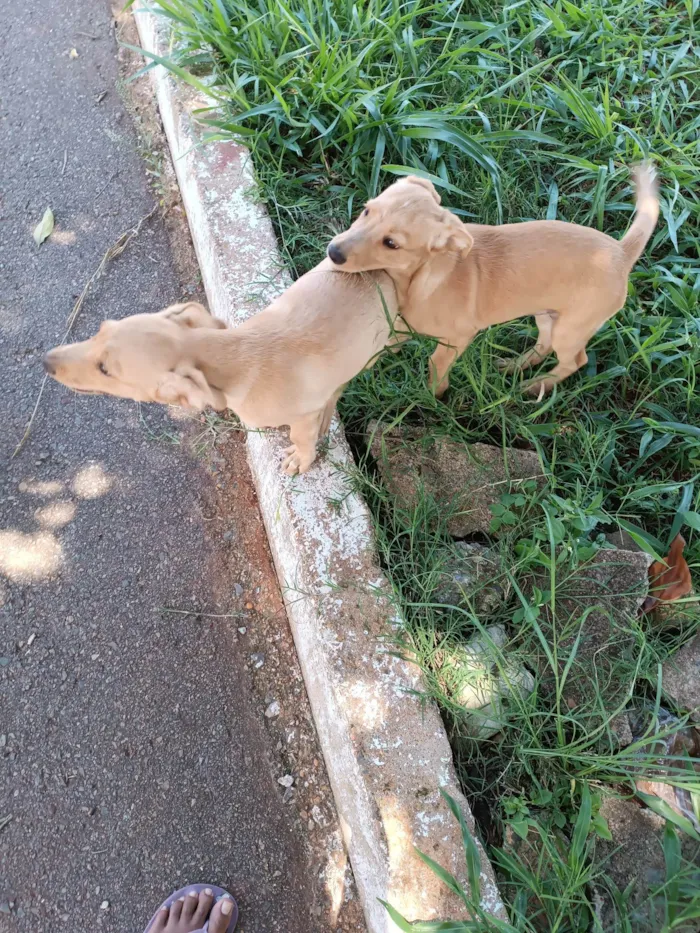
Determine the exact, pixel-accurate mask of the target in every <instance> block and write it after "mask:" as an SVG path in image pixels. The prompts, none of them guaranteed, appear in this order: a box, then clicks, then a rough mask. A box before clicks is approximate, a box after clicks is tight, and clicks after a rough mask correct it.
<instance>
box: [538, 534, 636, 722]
mask: <svg viewBox="0 0 700 933" xmlns="http://www.w3.org/2000/svg"><path fill="white" fill-rule="evenodd" d="M650 561H651V558H650V557H649V556H648V555H647V554H645V553H644V552H643V551H618V550H603V551H598V552H597V553H596V554H595V555H594V557H593V558H592V559H591V560H590V561H588V562H586V563H584V564H580V565H579V566H578V567H574V568H571V569H568V568H567V567H566V565H565V564H559V566H558V568H557V584H556V591H555V594H554V600H552V598H551V593H550V592H549V590H550V585H551V583H550V579H549V575H548V574H543V575H541V576H540V575H538V576H536V577H533V578H532V579H531V581H530V582H529V584H528V586H527V587H526V592H527V593H528V594H529V595H530V597H532V596H533V595H534V594H535V593H537V592H538V591H539V592H540V593H542V594H544V595H543V598H542V600H541V605H540V606H539V607H536V609H535V612H536V613H537V615H538V621H539V624H540V626H541V630H542V632H543V633H544V635H545V636H546V638H547V641H548V643H549V644H550V645H554V644H556V646H557V662H558V667H559V676H560V677H561V676H562V675H563V674H564V671H565V669H566V668H567V666H568V673H567V677H566V682H565V684H564V688H563V696H564V699H565V700H566V702H567V705H568V706H569V708H570V709H571V710H573V711H576V710H579V711H581V712H583V711H584V710H588V711H589V712H593V710H594V709H595V710H596V712H597V713H598V714H600V715H601V716H604V715H605V712H606V710H612V709H613V708H614V706H615V705H617V704H618V702H619V700H620V698H621V697H622V696H623V695H624V693H625V692H626V691H627V690H628V688H629V686H630V683H631V680H632V678H633V676H634V654H635V646H636V644H637V636H636V632H635V629H636V624H637V623H636V619H637V616H638V614H639V609H640V607H641V605H642V603H643V602H644V600H645V598H646V596H647V594H648V592H649V578H648V569H649V563H650ZM535 602H536V600H535ZM523 625H524V626H526V625H527V621H525V622H524V623H523ZM533 647H535V648H537V642H535V643H533ZM541 657H542V671H541V673H542V676H543V680H545V681H550V682H551V681H553V680H554V678H553V672H552V671H551V669H549V668H547V666H546V665H547V662H546V661H545V659H544V656H542V655H541ZM596 704H597V706H596Z"/></svg>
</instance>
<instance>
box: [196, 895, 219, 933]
mask: <svg viewBox="0 0 700 933" xmlns="http://www.w3.org/2000/svg"><path fill="white" fill-rule="evenodd" d="M213 903H214V892H213V891H212V889H211V888H205V890H204V891H202V892H201V893H200V895H199V902H198V903H197V909H196V910H195V912H194V916H193V918H192V921H193V925H194V927H195V929H200V928H201V927H203V926H204V922H205V920H206V919H207V917H208V916H209V912H210V911H211V905H212V904H213Z"/></svg>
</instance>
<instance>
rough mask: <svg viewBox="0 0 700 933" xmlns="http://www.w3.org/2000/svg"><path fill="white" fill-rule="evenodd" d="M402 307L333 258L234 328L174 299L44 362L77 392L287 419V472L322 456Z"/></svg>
mask: <svg viewBox="0 0 700 933" xmlns="http://www.w3.org/2000/svg"><path fill="white" fill-rule="evenodd" d="M397 307H398V305H397V301H396V295H395V293H394V287H393V285H392V284H391V279H390V278H389V277H388V276H387V275H385V274H384V273H382V272H373V273H371V274H370V275H347V274H346V273H345V272H338V271H337V270H336V269H335V268H334V266H333V264H332V263H331V262H330V261H329V260H328V259H325V260H324V261H323V262H322V263H320V264H319V265H318V266H316V268H315V269H312V270H311V272H307V273H306V275H303V276H302V277H301V278H300V279H298V280H297V281H296V282H295V283H294V284H293V285H292V286H291V287H290V288H288V289H287V290H286V292H284V294H282V295H280V297H279V298H276V299H275V300H274V301H273V302H272V304H270V305H269V306H268V307H267V308H265V309H264V311H260V313H259V314H256V315H254V316H253V317H251V318H249V319H248V320H247V321H245V323H243V324H241V325H239V326H238V327H234V328H227V327H226V325H225V324H224V323H223V322H222V321H218V320H217V319H216V318H214V317H212V316H211V315H210V314H209V312H208V311H207V310H206V309H205V308H203V307H202V306H201V305H200V304H197V303H196V302H189V303H188V304H182V305H173V306H172V307H170V308H166V309H165V310H164V311H159V312H157V313H155V314H134V315H132V316H131V317H127V318H124V319H123V320H121V321H104V322H103V324H102V326H101V327H100V329H99V331H98V332H97V334H95V336H94V337H91V338H90V339H89V340H84V341H83V342H82V343H74V344H69V345H68V346H60V347H55V348H54V349H53V350H50V351H49V352H48V353H47V354H46V356H45V357H44V368H45V369H46V371H47V372H48V373H49V375H51V376H53V378H54V379H56V380H58V382H62V383H63V384H64V385H67V386H69V388H71V389H75V390H76V391H77V392H87V393H90V394H103V395H116V396H118V397H120V398H130V399H135V400H136V401H138V402H162V403H164V404H168V405H181V406H183V407H185V408H194V409H195V410H198V411H201V410H202V409H203V408H206V407H207V406H208V405H210V406H211V407H212V408H218V409H224V408H230V409H231V410H232V411H234V412H235V413H236V414H237V415H238V416H239V417H240V419H241V420H242V421H243V422H244V423H245V424H246V425H247V426H248V427H251V428H276V427H280V426H282V425H287V424H288V425H289V426H290V430H289V435H290V439H291V442H292V445H291V447H289V448H287V450H286V451H285V454H286V459H285V461H284V463H283V464H282V469H283V470H284V472H286V473H288V474H289V475H294V474H295V473H304V472H305V471H306V470H308V469H309V467H310V466H311V464H312V463H313V462H314V460H315V459H316V443H317V441H318V439H319V437H320V436H322V435H324V434H326V433H327V431H328V428H329V427H330V422H331V417H332V415H333V410H334V408H335V403H336V402H337V401H338V398H339V397H340V394H341V392H342V391H343V388H344V386H345V384H346V383H347V382H349V381H350V380H351V379H352V378H353V376H356V375H357V374H358V373H359V372H361V371H362V370H363V369H365V368H367V367H368V366H371V365H372V364H373V363H374V361H375V360H376V358H377V357H378V356H379V354H380V353H381V352H382V350H383V349H384V347H385V346H386V345H387V344H388V343H389V341H390V339H391V335H392V330H393V321H394V318H395V317H396V312H397ZM339 309H342V313H340V314H339V313H338V312H339Z"/></svg>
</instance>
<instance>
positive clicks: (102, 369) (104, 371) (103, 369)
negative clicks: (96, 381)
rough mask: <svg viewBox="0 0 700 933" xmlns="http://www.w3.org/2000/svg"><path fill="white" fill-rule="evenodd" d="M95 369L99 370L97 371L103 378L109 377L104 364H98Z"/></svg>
mask: <svg viewBox="0 0 700 933" xmlns="http://www.w3.org/2000/svg"><path fill="white" fill-rule="evenodd" d="M97 368H98V369H99V371H100V372H101V373H102V375H103V376H109V373H108V372H107V367H106V366H105V364H104V363H98V364H97Z"/></svg>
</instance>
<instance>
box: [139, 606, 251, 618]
mask: <svg viewBox="0 0 700 933" xmlns="http://www.w3.org/2000/svg"><path fill="white" fill-rule="evenodd" d="M152 611H153V612H170V613H171V614H175V615H178V616H199V617H200V618H202V619H247V618H248V614H247V613H246V612H197V610H196V609H167V608H166V607H165V606H162V607H161V608H160V609H153V610H152Z"/></svg>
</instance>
